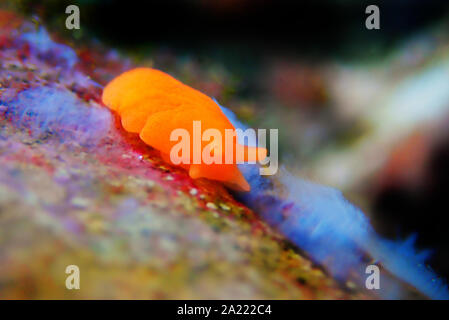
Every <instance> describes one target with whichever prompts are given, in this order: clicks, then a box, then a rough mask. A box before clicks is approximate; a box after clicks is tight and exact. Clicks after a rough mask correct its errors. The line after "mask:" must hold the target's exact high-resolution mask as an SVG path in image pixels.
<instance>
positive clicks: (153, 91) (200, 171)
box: [102, 68, 267, 191]
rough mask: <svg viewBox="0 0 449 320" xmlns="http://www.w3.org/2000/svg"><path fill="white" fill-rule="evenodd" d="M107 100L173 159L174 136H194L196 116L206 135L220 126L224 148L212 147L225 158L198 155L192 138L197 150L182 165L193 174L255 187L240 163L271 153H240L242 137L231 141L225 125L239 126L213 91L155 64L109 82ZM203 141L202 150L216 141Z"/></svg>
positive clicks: (259, 150) (239, 187)
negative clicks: (181, 133) (210, 93)
mask: <svg viewBox="0 0 449 320" xmlns="http://www.w3.org/2000/svg"><path fill="white" fill-rule="evenodd" d="M102 100H103V103H104V104H105V105H106V106H108V107H109V108H110V109H111V110H114V111H115V112H117V114H118V115H119V116H120V118H121V123H122V126H123V128H124V129H125V130H126V131H128V132H132V133H137V134H139V137H140V138H141V139H142V140H143V141H144V142H145V143H146V144H147V145H149V146H151V147H153V148H155V149H157V150H159V151H160V153H161V156H162V158H163V159H164V160H165V161H167V162H170V163H173V161H171V159H170V152H171V150H172V148H173V147H174V146H175V145H176V144H177V142H176V141H173V139H170V137H171V134H172V132H173V131H174V130H176V129H185V130H186V131H187V132H188V133H189V136H190V139H193V138H194V136H195V132H194V131H195V130H194V122H196V121H200V123H201V128H200V130H201V136H202V134H203V133H204V132H205V131H206V130H208V129H216V130H218V131H219V132H220V133H221V136H222V138H223V140H222V141H219V143H218V145H219V146H220V148H219V149H210V150H211V152H212V153H214V152H219V158H221V159H222V160H223V161H220V162H221V163H209V164H206V163H204V161H203V160H201V162H200V163H198V162H197V161H193V160H194V159H192V158H193V154H194V151H195V150H194V149H193V148H194V144H195V142H193V141H190V144H189V148H190V151H191V152H189V153H188V159H185V160H186V161H183V163H181V164H179V165H181V166H182V167H183V168H185V169H187V170H188V171H189V175H190V177H192V178H193V179H197V178H207V179H211V180H217V181H221V182H224V183H225V184H226V185H228V186H229V187H231V188H233V189H236V190H241V191H249V190H250V186H249V184H248V182H247V181H246V180H245V178H244V177H243V175H242V173H241V172H240V170H239V169H238V167H237V163H240V162H253V161H256V160H257V159H258V160H259V161H261V160H263V159H264V158H265V157H266V156H267V150H266V149H265V148H256V147H247V146H244V147H243V150H244V152H243V157H241V156H240V157H239V156H238V155H239V154H238V152H236V147H237V146H238V142H237V137H236V136H235V135H234V137H233V138H232V143H230V144H229V143H226V142H225V137H226V134H225V130H227V129H231V130H233V132H234V133H235V128H234V126H233V125H232V124H231V122H230V121H229V120H228V118H227V117H226V116H225V115H224V114H223V112H222V111H221V109H220V106H219V105H218V104H217V103H216V102H215V101H214V100H213V99H211V98H210V97H208V96H206V95H205V94H203V93H201V92H199V91H198V90H195V89H193V88H191V87H189V86H187V85H185V84H183V83H181V82H180V81H178V80H176V79H175V78H173V77H172V76H170V75H168V74H166V73H164V72H162V71H159V70H156V69H152V68H136V69H132V70H130V71H127V72H125V73H123V74H121V75H119V76H118V77H116V78H115V79H113V80H112V81H111V82H110V83H109V84H108V85H107V86H106V87H105V88H104V91H103V96H102ZM197 123H198V122H197ZM228 131H229V130H228ZM215 142H217V141H215ZM220 142H221V144H220ZM199 143H200V150H201V151H204V148H206V147H207V146H208V145H209V144H210V142H208V141H204V140H203V139H201V141H200V142H199ZM197 146H198V144H197ZM223 146H224V147H223ZM209 147H210V145H209ZM250 151H251V152H250ZM226 154H231V155H232V157H233V161H232V163H229V161H225V155H226ZM216 155H217V154H215V156H216Z"/></svg>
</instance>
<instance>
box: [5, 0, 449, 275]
mask: <svg viewBox="0 0 449 320" xmlns="http://www.w3.org/2000/svg"><path fill="white" fill-rule="evenodd" d="M69 4H77V5H78V6H79V7H80V10H81V29H80V30H66V29H65V28H62V27H61V26H63V25H64V21H65V19H66V15H65V14H64V12H65V8H66V6H67V5H69ZM370 4H376V5H378V6H379V8H380V30H367V29H366V27H365V20H366V18H367V17H368V14H366V13H365V8H366V7H367V6H368V5H370ZM7 5H8V6H10V7H14V8H15V9H17V10H20V11H21V12H23V13H25V14H26V15H29V16H34V17H36V23H37V24H39V22H40V20H42V21H43V22H45V24H46V25H48V26H49V28H50V29H52V30H55V31H57V32H60V34H61V35H63V36H65V37H66V38H67V39H69V40H70V41H71V42H72V43H73V44H75V45H76V44H77V43H81V42H85V41H98V42H101V43H104V44H107V45H109V46H110V47H113V48H115V49H116V50H117V52H118V53H119V54H121V55H123V56H127V57H130V59H131V60H132V61H133V62H134V63H136V64H139V65H146V66H154V67H156V68H159V69H162V70H164V71H166V72H169V73H171V74H173V75H176V77H177V78H179V79H180V80H182V81H184V82H187V83H189V84H190V85H191V86H193V87H195V88H197V89H199V90H201V91H203V92H205V93H207V94H208V95H210V96H213V97H215V98H216V99H217V100H218V101H219V102H220V103H221V104H222V105H224V106H226V107H228V108H230V109H232V110H233V111H234V112H236V114H237V115H238V116H239V117H240V119H242V120H244V121H246V122H247V123H248V124H250V125H251V126H253V127H260V128H279V134H280V164H281V165H285V166H287V167H288V168H290V169H291V170H293V171H294V172H295V173H296V174H297V175H299V176H302V177H305V178H307V179H310V180H313V181H317V182H319V183H322V184H326V185H330V186H333V187H336V188H338V189H340V190H342V191H343V192H344V194H345V195H346V196H347V197H348V198H349V199H350V200H351V201H352V202H355V203H357V205H359V206H360V207H361V208H362V209H363V211H364V212H365V213H366V214H367V215H368V216H369V217H370V219H371V221H372V223H373V225H374V227H375V228H376V230H377V231H378V232H379V233H380V234H381V235H383V236H385V237H387V238H389V239H403V238H405V237H407V236H409V235H411V234H413V233H416V234H417V247H418V248H421V249H422V248H426V249H431V250H433V252H434V254H433V256H432V258H431V259H430V261H429V264H430V266H431V267H432V268H433V269H434V270H435V271H436V272H437V273H438V274H441V275H443V276H445V277H446V278H449V219H448V212H449V210H448V203H447V199H448V196H449V194H448V193H449V172H448V168H447V164H448V163H449V162H448V160H449V2H447V1H444V0H441V1H437V0H427V1H420V0H390V1H361V0H346V1H344V0H340V1H338V0H334V1H330V0H314V1H285V0H280V1H274V0H272V1H268V0H259V1H257V0H216V1H206V0H184V1H176V2H174V1H132V0H128V1H118V0H111V1H107V0H105V1H95V0H91V1H88V0H84V1H56V0H54V1H52V0H42V1H33V0H22V1H9V2H8V4H7ZM37 17H38V18H37Z"/></svg>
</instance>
